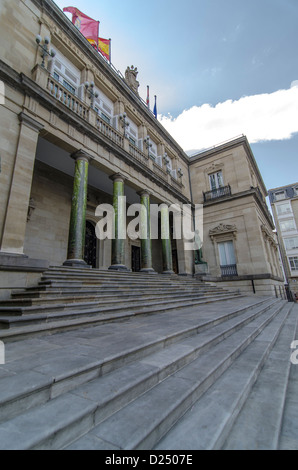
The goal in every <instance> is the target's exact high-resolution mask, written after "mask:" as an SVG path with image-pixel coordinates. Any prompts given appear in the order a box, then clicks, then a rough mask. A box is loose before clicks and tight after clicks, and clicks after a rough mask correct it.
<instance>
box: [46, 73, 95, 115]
mask: <svg viewBox="0 0 298 470" xmlns="http://www.w3.org/2000/svg"><path fill="white" fill-rule="evenodd" d="M48 90H49V92H50V94H51V95H52V96H54V97H55V98H57V100H59V101H61V103H63V104H64V105H65V106H67V107H68V108H69V109H70V110H71V111H73V112H74V113H76V114H78V115H79V116H80V117H81V118H83V119H87V117H88V108H87V106H85V104H84V103H83V102H82V101H81V100H79V99H78V98H77V97H76V96H75V95H73V94H72V93H71V92H70V91H69V90H67V88H65V87H64V86H63V85H61V83H59V82H58V81H57V80H55V79H54V78H52V77H50V78H49V80H48Z"/></svg>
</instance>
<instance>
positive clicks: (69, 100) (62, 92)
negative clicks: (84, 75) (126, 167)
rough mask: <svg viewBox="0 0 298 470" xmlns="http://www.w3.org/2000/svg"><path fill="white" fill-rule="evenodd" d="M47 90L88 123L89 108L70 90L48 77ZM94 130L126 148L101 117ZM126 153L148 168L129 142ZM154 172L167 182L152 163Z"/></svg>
mask: <svg viewBox="0 0 298 470" xmlns="http://www.w3.org/2000/svg"><path fill="white" fill-rule="evenodd" d="M47 89H48V91H49V93H50V94H51V95H52V96H53V97H55V98H56V99H57V100H58V101H60V102H61V103H62V104H63V105H65V106H66V107H67V108H68V109H70V110H71V111H73V112H74V113H75V114H77V115H78V116H80V117H81V118H82V119H84V120H86V121H88V122H91V121H90V112H91V110H90V106H88V105H87V104H86V103H85V102H84V101H82V100H81V99H80V98H78V97H77V96H76V95H75V94H73V93H72V92H71V91H70V90H68V89H67V88H66V87H65V86H64V85H62V84H61V83H60V82H59V81H58V80H56V78H54V77H53V76H49V77H48V80H47ZM94 124H95V127H96V129H97V130H98V131H99V132H100V133H101V134H103V135H104V136H105V137H107V138H108V139H109V140H110V141H111V142H113V143H114V144H116V145H117V146H119V147H121V148H122V149H125V148H126V145H125V139H124V135H123V134H121V133H120V132H119V131H117V129H115V127H113V126H112V125H111V124H109V123H108V122H106V121H105V120H104V119H102V118H101V116H99V115H98V116H97V117H96V119H95V123H94ZM127 151H128V153H129V154H130V155H131V156H132V157H133V158H134V159H136V160H138V161H140V162H142V163H143V164H145V165H146V166H148V161H149V157H148V156H147V155H146V154H144V153H143V152H142V151H141V150H140V149H139V148H138V147H137V146H135V145H133V144H132V143H131V142H130V143H129V145H128V146H127ZM153 170H154V172H155V173H156V174H157V175H158V176H160V177H162V178H163V179H164V180H165V181H166V182H168V175H167V173H166V172H165V170H164V169H163V168H160V167H159V166H158V165H157V164H156V163H155V162H154V163H153ZM171 183H172V185H173V186H176V185H178V186H179V187H181V186H182V181H180V180H179V181H176V180H175V179H174V178H171Z"/></svg>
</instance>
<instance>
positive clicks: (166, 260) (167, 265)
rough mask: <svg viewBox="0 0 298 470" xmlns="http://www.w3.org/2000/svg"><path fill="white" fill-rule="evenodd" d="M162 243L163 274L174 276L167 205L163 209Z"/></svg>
mask: <svg viewBox="0 0 298 470" xmlns="http://www.w3.org/2000/svg"><path fill="white" fill-rule="evenodd" d="M160 214H161V243H162V260H163V274H174V271H173V259H172V244H171V236H170V220H169V208H168V206H167V205H166V204H163V205H162V207H161V211H160Z"/></svg>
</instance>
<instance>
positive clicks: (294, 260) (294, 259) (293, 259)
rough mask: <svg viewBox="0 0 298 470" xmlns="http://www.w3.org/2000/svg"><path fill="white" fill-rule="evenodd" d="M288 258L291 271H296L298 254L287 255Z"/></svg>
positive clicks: (297, 268)
mask: <svg viewBox="0 0 298 470" xmlns="http://www.w3.org/2000/svg"><path fill="white" fill-rule="evenodd" d="M288 260H289V266H290V269H291V271H298V256H289V258H288Z"/></svg>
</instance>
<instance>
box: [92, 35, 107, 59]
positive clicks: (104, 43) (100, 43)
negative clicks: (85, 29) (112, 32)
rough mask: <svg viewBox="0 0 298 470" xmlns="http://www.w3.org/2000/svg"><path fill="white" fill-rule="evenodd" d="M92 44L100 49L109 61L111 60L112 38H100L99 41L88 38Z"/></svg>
mask: <svg viewBox="0 0 298 470" xmlns="http://www.w3.org/2000/svg"><path fill="white" fill-rule="evenodd" d="M88 41H89V42H90V44H91V46H92V47H94V49H96V50H98V52H100V53H101V54H102V55H103V56H104V57H105V58H106V59H108V61H109V62H111V39H104V38H98V41H97V43H96V41H94V40H93V39H88Z"/></svg>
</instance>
